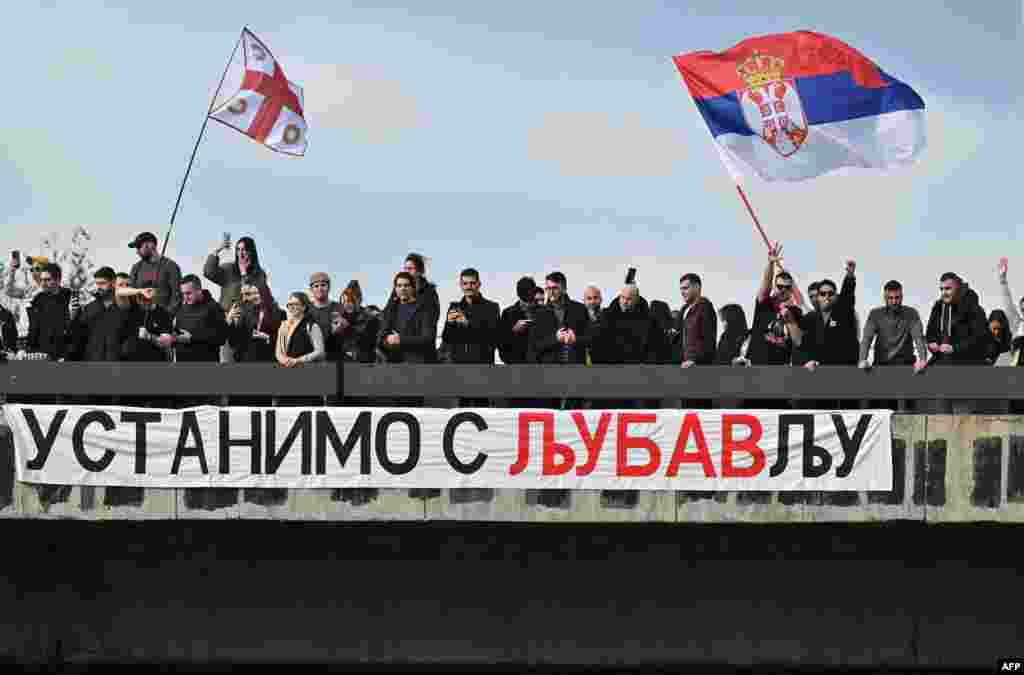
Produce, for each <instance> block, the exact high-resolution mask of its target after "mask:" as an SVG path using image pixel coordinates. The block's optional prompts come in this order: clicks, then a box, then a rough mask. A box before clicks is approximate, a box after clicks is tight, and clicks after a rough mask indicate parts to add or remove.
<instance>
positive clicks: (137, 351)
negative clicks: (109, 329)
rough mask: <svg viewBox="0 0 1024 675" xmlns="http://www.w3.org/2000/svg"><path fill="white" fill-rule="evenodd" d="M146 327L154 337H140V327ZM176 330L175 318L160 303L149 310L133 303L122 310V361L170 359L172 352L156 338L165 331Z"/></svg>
mask: <svg viewBox="0 0 1024 675" xmlns="http://www.w3.org/2000/svg"><path fill="white" fill-rule="evenodd" d="M140 328H145V329H146V330H147V331H148V332H149V333H150V335H151V336H152V339H150V340H143V339H140V338H139V329H140ZM172 332H174V318H173V317H172V316H171V315H170V314H168V313H167V310H166V309H164V308H163V307H161V306H159V305H153V306H152V307H151V308H150V309H149V310H147V309H146V308H144V307H142V306H140V305H132V306H131V307H127V308H124V309H122V310H121V334H122V338H123V339H122V341H121V360H122V361H156V362H159V361H168V360H169V355H170V352H169V351H168V350H166V349H164V348H163V347H161V346H160V345H159V344H156V341H155V339H156V338H157V337H159V336H160V335H162V334H164V333H172Z"/></svg>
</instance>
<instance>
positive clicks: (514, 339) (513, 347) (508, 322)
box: [498, 302, 537, 364]
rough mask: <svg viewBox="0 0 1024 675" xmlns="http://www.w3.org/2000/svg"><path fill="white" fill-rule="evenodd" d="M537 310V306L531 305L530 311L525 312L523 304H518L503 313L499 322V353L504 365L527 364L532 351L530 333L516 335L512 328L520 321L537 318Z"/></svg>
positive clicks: (507, 308)
mask: <svg viewBox="0 0 1024 675" xmlns="http://www.w3.org/2000/svg"><path fill="white" fill-rule="evenodd" d="M536 309H537V308H536V306H534V305H530V306H529V309H525V310H524V309H523V305H522V303H521V302H516V304H514V305H509V306H508V307H506V308H505V309H504V311H502V313H501V318H500V319H499V320H498V352H499V353H500V355H501V361H502V363H508V364H512V363H526V359H527V355H528V353H529V351H530V332H529V331H527V332H525V333H523V334H522V335H516V334H515V333H513V332H512V327H513V326H515V325H516V322H518V321H523V320H526V319H528V318H530V317H532V316H535V315H536V313H537V312H536Z"/></svg>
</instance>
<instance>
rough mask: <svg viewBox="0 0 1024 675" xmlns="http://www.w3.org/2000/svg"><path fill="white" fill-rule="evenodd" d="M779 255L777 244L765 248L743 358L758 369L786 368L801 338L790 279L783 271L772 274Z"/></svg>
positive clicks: (798, 315) (799, 310)
mask: <svg viewBox="0 0 1024 675" xmlns="http://www.w3.org/2000/svg"><path fill="white" fill-rule="evenodd" d="M781 255H782V246H780V245H779V243H778V242H776V243H775V245H774V246H772V247H770V248H769V249H768V265H767V266H766V267H765V270H764V275H763V276H762V278H761V288H760V290H758V293H757V305H756V307H755V310H754V321H753V326H752V328H751V331H750V347H749V349H748V350H747V358H748V359H750V362H751V363H753V364H754V365H758V366H788V365H789V364H790V362H791V361H792V358H793V349H794V347H799V346H800V343H801V340H802V339H803V331H802V330H801V329H800V320H801V318H802V317H803V311H802V310H801V309H800V306H799V304H797V302H796V300H795V299H794V297H793V277H792V276H791V275H790V274H789V272H786V271H785V270H781V271H779V272H778V273H776V266H778V264H779V258H780V257H781Z"/></svg>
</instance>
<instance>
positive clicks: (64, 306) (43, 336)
mask: <svg viewBox="0 0 1024 675" xmlns="http://www.w3.org/2000/svg"><path fill="white" fill-rule="evenodd" d="M70 304H71V289H69V288H60V289H57V292H56V293H54V294H52V295H51V294H50V293H47V292H45V291H42V292H40V293H37V294H36V296H35V297H34V298H33V299H32V304H31V305H30V306H29V308H28V349H29V351H33V352H42V353H44V354H48V355H49V356H50V357H51V358H54V359H62V358H64V357H66V356H67V353H68V347H69V343H70V337H71V321H70V317H69V315H68V307H69V305H70Z"/></svg>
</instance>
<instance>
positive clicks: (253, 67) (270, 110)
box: [210, 28, 306, 156]
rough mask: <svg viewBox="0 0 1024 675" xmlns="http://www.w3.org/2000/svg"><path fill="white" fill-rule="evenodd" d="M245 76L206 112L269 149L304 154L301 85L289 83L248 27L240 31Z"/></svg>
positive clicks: (274, 60)
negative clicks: (223, 98) (236, 89)
mask: <svg viewBox="0 0 1024 675" xmlns="http://www.w3.org/2000/svg"><path fill="white" fill-rule="evenodd" d="M241 42H242V58H243V63H244V65H245V76H244V78H243V79H242V84H241V86H240V87H239V89H238V91H237V92H236V93H235V94H234V95H233V96H232V97H231V98H229V99H228V100H227V101H225V102H224V103H223V104H221V105H220V106H219V107H217V108H215V109H214V110H212V111H211V112H210V117H211V118H212V119H214V120H216V121H218V122H220V123H222V124H226V125H228V126H229V127H231V128H233V129H238V130H239V131H241V132H242V133H243V134H245V135H246V136H248V137H249V138H251V139H253V140H254V141H256V142H258V143H262V144H263V145H265V146H267V147H268V148H270V149H271V150H276V151H278V152H283V153H285V154H287V155H299V156H301V155H304V154H306V120H305V118H304V117H303V116H302V87H300V86H298V85H297V84H295V83H294V82H289V81H288V80H287V78H285V76H284V71H283V70H281V64H279V63H278V62H277V60H276V59H275V58H274V55H273V54H271V53H270V50H269V49H267V46H266V45H265V44H263V43H262V42H261V41H260V40H259V38H257V37H256V36H255V35H253V34H252V32H250V31H249V29H248V28H246V29H244V30H243V31H242V39H241Z"/></svg>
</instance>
